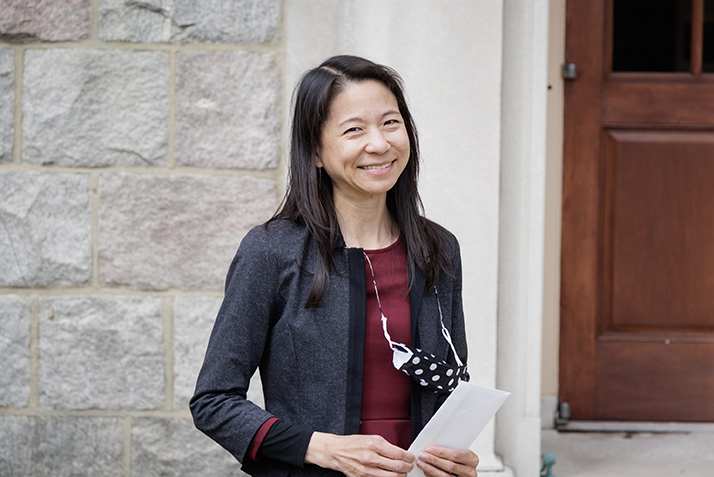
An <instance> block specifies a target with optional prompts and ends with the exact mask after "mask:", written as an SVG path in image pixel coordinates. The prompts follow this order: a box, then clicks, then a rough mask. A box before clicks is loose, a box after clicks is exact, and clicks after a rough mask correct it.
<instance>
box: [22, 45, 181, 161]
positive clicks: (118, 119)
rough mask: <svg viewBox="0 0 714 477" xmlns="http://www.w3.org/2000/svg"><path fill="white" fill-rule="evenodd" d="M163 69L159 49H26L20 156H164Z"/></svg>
mask: <svg viewBox="0 0 714 477" xmlns="http://www.w3.org/2000/svg"><path fill="white" fill-rule="evenodd" d="M168 77H169V74H168V55H167V53H166V52H162V51H120V50H82V49H76V50H75V49H49V50H28V51H27V52H25V71H24V76H23V88H24V92H23V121H22V124H23V152H22V157H23V161H24V162H27V163H30V164H55V165H60V166H88V167H100V166H147V165H164V164H166V161H167V151H168V111H169V101H168Z"/></svg>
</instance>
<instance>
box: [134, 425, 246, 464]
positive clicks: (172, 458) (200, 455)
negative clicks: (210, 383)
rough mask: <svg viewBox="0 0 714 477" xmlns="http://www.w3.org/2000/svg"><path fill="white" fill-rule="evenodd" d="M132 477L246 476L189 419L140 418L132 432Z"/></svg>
mask: <svg viewBox="0 0 714 477" xmlns="http://www.w3.org/2000/svg"><path fill="white" fill-rule="evenodd" d="M131 460H132V469H133V472H132V475H133V476H134V477H154V476H157V475H171V476H176V477H181V476H185V477H203V476H205V477H220V476H231V477H235V476H245V475H246V474H244V473H243V472H241V471H240V464H239V463H238V461H237V460H236V459H235V458H233V456H232V455H231V454H229V453H228V452H227V451H226V450H224V449H223V448H222V447H220V446H219V445H218V444H216V443H215V442H213V441H212V440H210V439H209V438H208V437H206V436H205V435H203V434H202V433H201V432H200V431H199V430H197V429H196V428H195V427H194V426H193V422H192V421H191V420H190V419H157V418H140V419H136V420H135V421H134V424H133V426H132V429H131Z"/></svg>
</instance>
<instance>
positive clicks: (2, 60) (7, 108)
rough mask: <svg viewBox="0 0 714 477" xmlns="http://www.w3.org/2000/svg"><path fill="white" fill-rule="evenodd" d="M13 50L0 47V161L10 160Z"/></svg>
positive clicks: (13, 90) (13, 70) (13, 86)
mask: <svg viewBox="0 0 714 477" xmlns="http://www.w3.org/2000/svg"><path fill="white" fill-rule="evenodd" d="M14 65H15V52H14V51H13V50H9V49H7V48H0V163H3V162H12V134H13V127H12V123H13V101H14V98H15V66H14Z"/></svg>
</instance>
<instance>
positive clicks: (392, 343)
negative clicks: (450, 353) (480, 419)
mask: <svg viewBox="0 0 714 477" xmlns="http://www.w3.org/2000/svg"><path fill="white" fill-rule="evenodd" d="M362 254H363V255H364V258H366V259H367V263H368V264H369V270H370V272H372V283H373V284H374V294H375V296H376V297H377V305H378V306H379V314H380V315H381V316H382V330H383V331H384V337H385V338H386V339H387V342H388V343H389V348H390V349H391V350H392V351H394V345H395V344H398V343H395V342H394V341H392V337H391V336H389V332H388V331H387V317H386V316H384V312H383V311H382V302H381V301H379V291H377V280H376V279H375V278H374V268H372V260H370V259H369V257H368V256H367V254H366V253H365V252H364V250H363V251H362ZM442 326H444V325H443V323H442ZM456 359H459V358H456Z"/></svg>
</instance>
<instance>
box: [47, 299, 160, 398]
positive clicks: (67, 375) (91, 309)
mask: <svg viewBox="0 0 714 477" xmlns="http://www.w3.org/2000/svg"><path fill="white" fill-rule="evenodd" d="M161 337H162V318H161V300H160V299H158V298H144V297H107V298H95V297H83V296H75V297H63V298H43V299H40V404H41V405H42V406H43V407H51V408H63V409H92V408H97V409H157V408H160V407H162V406H163V390H164V363H163V354H162V343H161Z"/></svg>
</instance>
